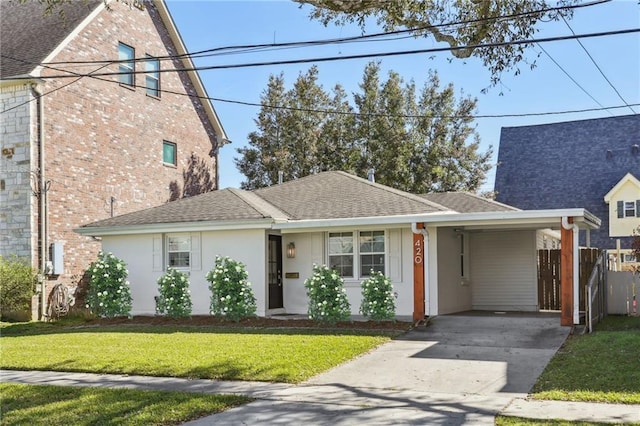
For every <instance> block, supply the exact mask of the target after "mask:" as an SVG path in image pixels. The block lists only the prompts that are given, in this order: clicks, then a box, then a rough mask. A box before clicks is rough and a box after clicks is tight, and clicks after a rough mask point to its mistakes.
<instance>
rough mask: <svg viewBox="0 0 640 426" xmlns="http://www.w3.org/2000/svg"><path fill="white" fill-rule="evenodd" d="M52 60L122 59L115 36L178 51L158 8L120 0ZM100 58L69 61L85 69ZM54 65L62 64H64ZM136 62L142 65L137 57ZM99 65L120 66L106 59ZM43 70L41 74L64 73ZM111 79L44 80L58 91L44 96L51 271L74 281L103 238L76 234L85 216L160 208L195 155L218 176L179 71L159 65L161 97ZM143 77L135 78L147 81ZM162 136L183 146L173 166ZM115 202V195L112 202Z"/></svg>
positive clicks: (201, 120) (212, 145)
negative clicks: (57, 265)
mask: <svg viewBox="0 0 640 426" xmlns="http://www.w3.org/2000/svg"><path fill="white" fill-rule="evenodd" d="M109 8H110V10H109V11H103V12H102V13H100V15H99V16H98V17H97V18H96V19H94V20H93V21H92V22H91V23H90V24H89V25H88V26H87V27H86V28H84V29H83V30H82V31H81V32H80V33H79V34H78V35H77V36H76V37H75V38H74V39H73V40H72V41H71V42H70V43H69V44H68V46H66V48H65V49H63V50H62V51H61V52H60V53H59V54H58V55H57V56H56V57H55V58H54V59H53V61H54V62H64V61H78V60H83V61H92V60H93V61H108V60H113V59H117V58H118V42H122V43H125V44H127V45H129V46H132V47H133V48H134V49H135V56H136V57H143V56H144V55H146V54H148V55H151V56H165V55H173V54H175V53H176V50H175V47H174V46H173V45H172V44H171V41H170V38H169V35H168V33H167V32H166V29H165V28H164V27H163V25H162V23H161V20H160V17H159V15H158V13H157V11H156V10H155V9H154V8H153V6H152V5H150V3H147V8H146V10H144V11H143V10H139V9H137V8H135V7H129V6H128V5H126V4H123V3H122V2H112V3H110V4H109ZM101 65H102V64H91V65H86V66H84V65H83V66H81V67H77V65H76V66H75V67H74V68H73V69H74V71H76V72H89V71H92V70H96V69H98V68H99V67H100V66H101ZM179 66H180V64H179V63H178V62H176V61H161V68H162V69H173V68H176V67H179ZM58 67H61V68H63V67H65V65H64V64H61V65H58ZM136 69H137V70H143V69H144V63H142V62H140V63H137V64H136ZM102 70H103V71H113V72H117V71H118V66H117V65H113V64H112V65H109V66H107V67H106V68H103V69H102ZM59 74H60V72H59V71H55V70H50V69H46V70H44V71H43V73H42V75H43V76H45V77H46V76H47V75H59ZM101 78H102V79H105V80H107V81H102V80H98V79H93V78H87V77H85V78H82V79H80V80H77V81H75V82H73V83H72V84H70V85H69V86H66V87H63V86H64V85H65V84H68V83H70V82H71V81H72V79H71V80H70V79H52V80H46V83H45V87H44V91H45V92H49V91H52V90H54V89H58V90H57V91H55V92H53V93H51V94H49V95H47V96H46V97H45V98H44V109H45V113H44V117H45V118H44V126H45V132H46V140H45V143H46V151H45V159H46V176H47V179H50V180H51V187H50V189H49V191H48V194H47V195H48V203H49V215H48V220H49V243H53V242H54V241H59V242H62V243H64V269H65V273H64V274H62V275H60V276H57V277H52V278H51V279H50V280H49V282H48V285H49V288H50V287H52V286H53V285H54V284H56V283H57V282H63V283H65V284H66V285H69V286H75V285H76V284H77V283H78V281H79V280H80V279H81V277H82V273H83V271H84V270H85V269H86V267H87V266H88V264H89V263H90V262H92V261H93V260H95V257H96V253H97V251H98V250H99V248H100V243H99V242H98V241H95V240H93V239H92V238H90V237H84V236H79V235H77V234H76V233H74V232H73V229H74V228H77V227H79V226H81V225H84V224H86V223H90V222H93V221H96V220H99V219H104V218H108V217H110V215H111V210H112V206H113V210H114V212H115V214H116V215H120V214H124V213H128V212H132V211H136V210H140V209H144V208H148V207H152V206H156V205H159V204H162V203H164V202H166V201H168V200H169V199H170V198H171V188H172V187H175V186H176V185H178V186H182V185H183V180H184V179H183V172H184V171H185V170H189V165H190V159H191V158H195V159H198V160H199V161H200V162H204V163H205V164H206V165H207V166H208V167H209V173H210V174H211V176H212V178H213V182H215V181H216V180H215V170H216V167H215V159H216V158H217V145H216V135H215V131H214V129H213V128H212V127H211V125H210V123H209V122H208V120H207V119H206V115H205V112H204V110H203V106H202V104H201V103H200V101H198V100H193V99H191V98H189V97H187V96H182V95H180V94H186V93H195V90H194V89H193V87H192V85H191V83H190V81H189V80H188V78H186V75H185V74H182V73H174V72H171V73H162V74H161V77H160V78H161V83H160V87H161V89H162V90H163V91H169V92H176V93H178V94H173V93H167V92H163V93H161V95H160V97H159V98H156V97H151V96H147V94H146V90H145V89H144V87H138V88H135V89H132V88H129V87H125V86H122V85H120V84H119V83H118V82H117V81H118V80H117V78H118V77H117V76H108V77H101ZM144 81H145V80H144V75H143V74H138V75H136V77H135V83H136V84H137V85H140V86H143V85H144V84H145V83H144ZM163 140H167V141H171V142H174V143H176V144H177V167H173V166H169V165H165V164H164V163H163V161H162V144H163ZM112 199H113V200H114V201H113V202H112V201H111V200H112Z"/></svg>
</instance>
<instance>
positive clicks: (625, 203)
mask: <svg viewBox="0 0 640 426" xmlns="http://www.w3.org/2000/svg"><path fill="white" fill-rule="evenodd" d="M628 204H630V205H631V209H628V208H627V205H628ZM632 209H633V214H631V215H627V210H632ZM622 211H623V213H622V218H623V219H627V218H629V217H634V218H635V217H636V214H637V212H636V202H635V201H623V202H622Z"/></svg>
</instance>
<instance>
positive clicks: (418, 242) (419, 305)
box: [413, 223, 426, 321]
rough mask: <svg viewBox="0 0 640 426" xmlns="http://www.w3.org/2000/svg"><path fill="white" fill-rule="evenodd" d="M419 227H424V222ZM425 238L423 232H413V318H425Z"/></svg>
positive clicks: (417, 319)
mask: <svg viewBox="0 0 640 426" xmlns="http://www.w3.org/2000/svg"><path fill="white" fill-rule="evenodd" d="M418 229H424V225H423V224H422V223H419V224H418ZM424 243H425V242H424V238H423V236H422V234H413V320H414V321H421V320H423V319H424V263H425V262H426V259H425V258H424V253H425V250H424Z"/></svg>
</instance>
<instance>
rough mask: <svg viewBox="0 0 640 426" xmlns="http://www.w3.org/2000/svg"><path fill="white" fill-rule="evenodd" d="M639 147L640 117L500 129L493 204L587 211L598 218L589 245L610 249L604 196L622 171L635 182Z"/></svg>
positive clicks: (638, 173)
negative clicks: (630, 175)
mask: <svg viewBox="0 0 640 426" xmlns="http://www.w3.org/2000/svg"><path fill="white" fill-rule="evenodd" d="M638 144H640V114H636V115H624V116H617V117H607V118H597V119H591V120H580V121H568V122H562V123H551V124H542V125H535V126H522V127H505V128H503V129H502V132H501V135H500V148H499V151H498V168H497V171H496V181H495V191H496V192H497V196H496V200H497V201H500V202H502V203H505V204H508V205H511V206H514V207H518V208H520V209H523V210H536V209H560V208H573V207H579V208H586V209H587V210H589V211H590V212H591V213H593V214H594V215H596V216H597V217H599V218H600V219H601V220H602V225H601V227H600V229H599V230H594V231H592V232H591V244H592V246H593V247H600V248H613V247H615V238H610V237H609V207H608V205H607V204H606V203H605V202H604V196H605V194H607V192H609V191H610V190H611V188H613V187H614V185H615V184H616V183H618V181H620V179H622V178H623V177H624V176H625V175H626V174H627V173H631V174H632V175H634V176H635V177H638V178H640V151H639V150H638V149H634V145H635V146H636V147H637V146H638ZM627 240H628V241H627V242H626V243H625V242H624V241H623V245H625V244H626V245H629V244H630V238H628V239H627ZM581 244H585V239H584V236H581Z"/></svg>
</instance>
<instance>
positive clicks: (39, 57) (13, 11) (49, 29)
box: [0, 0, 102, 79]
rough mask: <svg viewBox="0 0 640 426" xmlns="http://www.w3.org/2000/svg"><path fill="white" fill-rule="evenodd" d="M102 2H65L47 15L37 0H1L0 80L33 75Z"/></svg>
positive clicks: (89, 0)
mask: <svg viewBox="0 0 640 426" xmlns="http://www.w3.org/2000/svg"><path fill="white" fill-rule="evenodd" d="M100 3H102V0H87V1H73V2H66V3H62V4H61V5H60V6H56V9H55V10H53V11H52V13H50V14H48V15H46V16H45V15H44V14H43V13H44V6H43V5H42V4H41V3H40V2H38V1H28V2H25V3H19V2H17V1H16V0H0V17H1V19H0V40H1V42H0V43H1V45H0V50H1V55H2V56H1V57H0V78H2V79H8V78H10V77H17V76H25V75H28V74H30V73H31V72H32V71H33V70H34V69H35V68H36V67H37V66H38V65H39V64H40V63H41V62H42V61H43V60H44V59H45V58H46V57H47V56H48V55H49V54H50V53H51V52H53V50H54V49H55V48H56V47H57V46H58V45H59V44H60V43H61V42H62V41H63V40H64V39H65V38H66V37H67V36H68V35H69V34H71V32H72V31H73V30H74V29H75V28H76V27H77V26H78V25H79V24H80V23H81V22H82V21H83V20H84V19H85V18H86V17H87V16H89V14H90V13H91V12H92V11H93V10H95V8H96V7H98V5H99V4H100ZM60 10H61V11H62V13H59V12H60Z"/></svg>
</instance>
